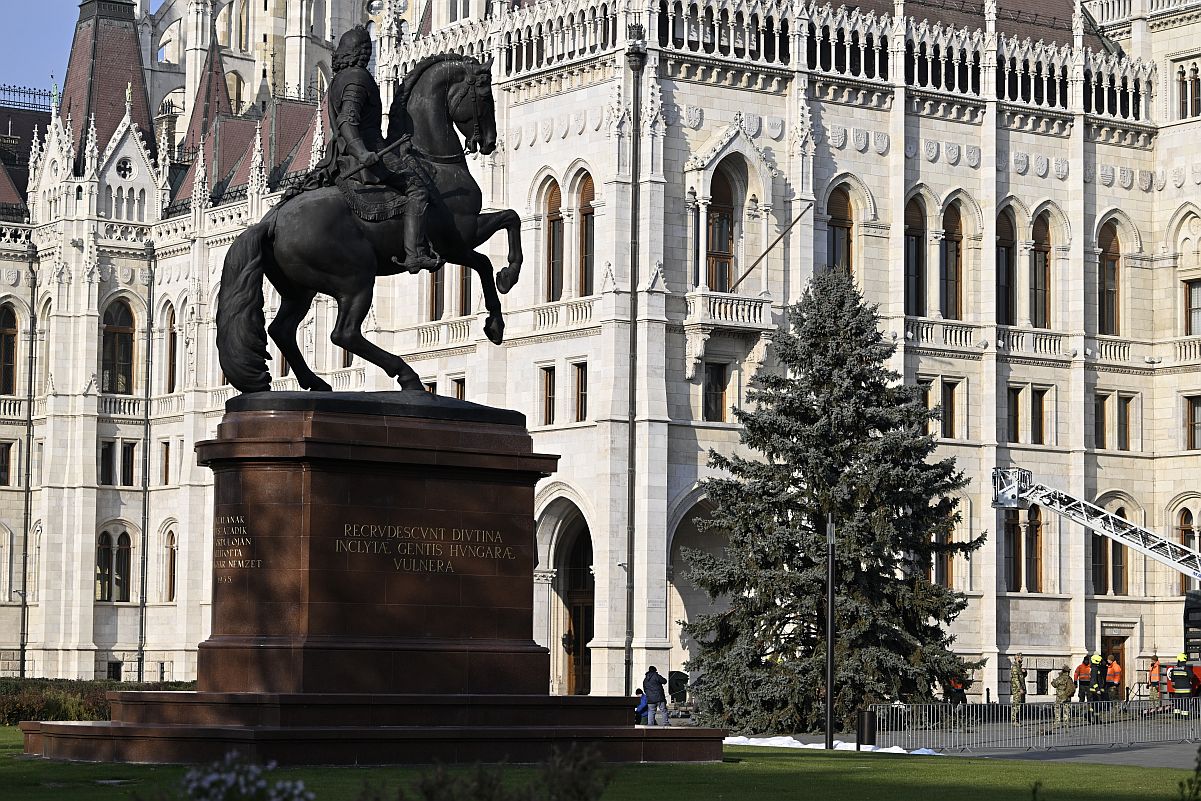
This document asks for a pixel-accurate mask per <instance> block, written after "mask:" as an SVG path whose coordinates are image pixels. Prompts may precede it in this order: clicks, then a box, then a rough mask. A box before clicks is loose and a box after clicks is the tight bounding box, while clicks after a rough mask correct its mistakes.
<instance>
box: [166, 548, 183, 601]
mask: <svg viewBox="0 0 1201 801" xmlns="http://www.w3.org/2000/svg"><path fill="white" fill-rule="evenodd" d="M165 548H166V553H165V554H163V556H164V559H163V561H164V566H163V569H164V576H163V578H164V579H165V586H164V587H163V599H164V600H165V601H167V602H168V603H171V602H173V601H174V600H175V569H176V565H177V562H178V559H179V545H178V543H177V542H176V540H175V532H174V531H168V532H167V539H166V543H165Z"/></svg>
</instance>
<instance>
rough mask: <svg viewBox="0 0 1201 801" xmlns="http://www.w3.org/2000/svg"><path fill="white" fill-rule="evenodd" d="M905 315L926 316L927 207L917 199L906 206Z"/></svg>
mask: <svg viewBox="0 0 1201 801" xmlns="http://www.w3.org/2000/svg"><path fill="white" fill-rule="evenodd" d="M905 314H907V315H909V316H910V317H925V316H926V207H925V206H924V205H923V204H922V201H921V199H920V198H916V197H915V198H913V200H910V201H909V203H908V204H907V205H906V206H905Z"/></svg>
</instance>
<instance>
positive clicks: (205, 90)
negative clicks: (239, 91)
mask: <svg viewBox="0 0 1201 801" xmlns="http://www.w3.org/2000/svg"><path fill="white" fill-rule="evenodd" d="M233 113H234V110H233V105H232V104H231V103H230V101H229V87H228V86H227V85H226V83H225V65H224V64H222V62H221V50H220V49H219V48H218V47H217V36H216V34H212V36H211V44H210V45H209V53H208V58H206V59H205V60H204V71H203V72H202V73H201V75H200V84H199V86H198V87H197V89H196V97H194V98H192V115H191V117H190V118H189V119H188V132H187V135H186V136H184V140H183V146H184V149H186V150H192V149H194V148H197V147H199V146H200V142H201V141H202V140H203V139H205V138H206V137H207V136H208V135H209V131H211V130H212V128H213V126H214V124H215V123H216V120H217V118H218V117H220V116H222V115H225V116H231V115H232V114H233Z"/></svg>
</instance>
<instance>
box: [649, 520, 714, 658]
mask: <svg viewBox="0 0 1201 801" xmlns="http://www.w3.org/2000/svg"><path fill="white" fill-rule="evenodd" d="M709 516H710V509H709V507H708V504H707V502H706V501H700V502H698V503H697V504H696V505H694V506H693V507H692V508H691V509H690V510H689V511H688V513H687V514H685V515H684V517H683V519H681V520H680V523H679V525H677V526H676V530H675V534H674V535H673V536H672V538H671V552H670V560H669V562H668V568H669V574H668V575H669V577H670V584H669V587H668V598H667V604H668V610H667V612H668V618H667V619H668V621H669V624H670V625H671V630H672V634H671V657H670V659H671V664H670V665H669V670H671V671H677V670H679V671H683V670H685V667H684V665H685V663H687V661H688V660H689V659H691V658H693V657H694V656H696V655H697V654H698V652H699V647H698V646H697V644H696V642H695V641H693V640H692V638H691V637H689V636H688V635H687V634H685V633H684V631H683V628H682V627H681V625H680V622H682V621H690V620H695V619H696V618H698V617H700V616H702V615H707V614H712V613H714V612H719V611H722V610H723V609H725V608H726V604H725V603H723V602H722V601H721V600H718V601H716V602H715V601H711V600H710V599H709V594H708V593H706V592H705V591H704V590H702V589H701V588H700V587H698V586H696V584H695V583H693V581H692V580H691V578H690V577H689V572H690V571H691V570H692V565H691V563H690V561H689V559H688V556H687V555H686V553H685V552H686V551H688V550H694V551H705V552H708V553H712V554H720V553H721V552H722V551H723V550H724V549H725V547H726V544H727V542H728V538H727V536H726V534H725V532H723V531H719V530H716V529H708V528H704V526H703V525H702V521H704V520H705V519H706V518H708V517H709ZM661 672H662V670H661ZM689 678H690V680H691V679H693V678H695V676H690V677H689Z"/></svg>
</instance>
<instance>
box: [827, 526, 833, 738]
mask: <svg viewBox="0 0 1201 801" xmlns="http://www.w3.org/2000/svg"><path fill="white" fill-rule="evenodd" d="M833 748H834V515H832V514H826V750H827V751H829V750H832V749H833Z"/></svg>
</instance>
